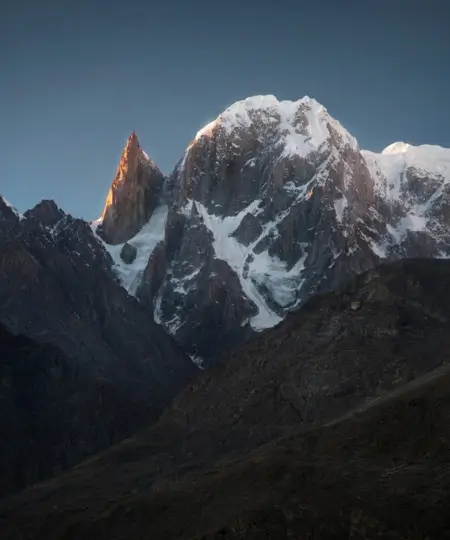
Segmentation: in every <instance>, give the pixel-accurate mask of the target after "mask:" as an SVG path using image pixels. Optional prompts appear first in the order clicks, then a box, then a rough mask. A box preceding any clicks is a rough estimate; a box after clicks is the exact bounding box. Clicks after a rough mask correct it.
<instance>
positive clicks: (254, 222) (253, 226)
mask: <svg viewBox="0 0 450 540" xmlns="http://www.w3.org/2000/svg"><path fill="white" fill-rule="evenodd" d="M262 232H263V228H262V226H261V223H260V222H259V220H258V219H257V218H256V217H255V216H254V215H253V214H245V216H244V217H243V218H242V221H241V223H240V224H239V226H238V228H237V229H236V230H235V231H234V232H233V236H234V237H235V238H236V239H237V240H238V241H239V242H240V243H241V244H243V245H244V246H248V245H249V244H251V243H252V242H255V240H257V239H258V237H259V236H261V234H262Z"/></svg>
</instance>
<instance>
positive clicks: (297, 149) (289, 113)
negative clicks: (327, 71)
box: [195, 95, 358, 157]
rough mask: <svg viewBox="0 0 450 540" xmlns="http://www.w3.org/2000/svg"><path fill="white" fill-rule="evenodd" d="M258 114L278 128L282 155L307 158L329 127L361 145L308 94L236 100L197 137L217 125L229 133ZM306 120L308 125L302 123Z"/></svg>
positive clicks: (326, 136) (251, 122) (323, 140)
mask: <svg viewBox="0 0 450 540" xmlns="http://www.w3.org/2000/svg"><path fill="white" fill-rule="evenodd" d="M255 113H257V115H259V116H260V117H263V118H264V120H265V123H266V124H270V125H271V126H272V127H274V128H276V130H277V131H278V133H279V139H280V142H281V143H282V144H283V145H284V150H283V154H282V155H285V156H290V155H298V156H302V157H306V156H307V155H308V154H310V153H311V152H314V151H317V150H318V149H320V148H321V147H322V146H323V145H324V144H325V143H326V141H327V140H328V139H329V138H330V135H331V134H330V130H329V126H332V127H333V129H334V130H335V131H336V132H337V133H339V134H340V136H341V137H342V139H343V141H344V142H345V143H346V144H348V145H350V146H351V147H352V148H354V149H356V148H357V147H358V144H357V142H356V139H355V138H354V137H352V136H351V135H350V134H349V133H348V131H347V130H346V129H344V127H343V126H342V125H341V124H340V123H339V122H338V121H337V120H335V119H334V118H332V117H331V116H330V115H329V114H328V111H327V110H326V109H325V107H324V106H323V105H321V104H320V103H318V102H317V101H316V100H315V99H313V98H310V97H309V96H305V97H303V98H302V99H299V100H298V101H289V100H284V101H278V99H277V98H276V97H275V96H273V95H264V96H263V95H261V96H252V97H248V98H246V99H244V100H241V101H237V102H235V103H233V105H231V106H230V107H228V108H227V109H226V110H225V111H224V112H223V113H221V114H220V115H219V116H218V118H217V119H216V120H214V121H212V122H210V123H209V124H207V125H206V126H205V127H204V128H202V129H201V130H199V131H198V133H197V135H196V138H195V139H196V140H198V139H199V138H201V137H203V136H209V135H210V134H211V133H212V132H213V131H214V128H215V127H216V126H220V127H221V128H222V129H223V130H224V131H225V133H226V134H228V135H229V134H230V133H231V132H232V131H233V130H235V129H236V128H239V127H240V128H248V127H250V126H251V125H254V124H255V118H256V117H255ZM299 113H300V115H299ZM304 120H306V122H305V125H302V123H303V121H304Z"/></svg>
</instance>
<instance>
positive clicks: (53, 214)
mask: <svg viewBox="0 0 450 540" xmlns="http://www.w3.org/2000/svg"><path fill="white" fill-rule="evenodd" d="M64 216H65V214H64V212H63V211H62V210H61V209H60V208H59V207H58V206H57V204H56V203H55V201H53V200H46V199H44V200H43V201H41V202H40V203H38V204H37V205H36V206H34V207H33V208H32V209H31V210H27V211H26V212H25V214H24V217H25V218H26V219H32V220H36V221H38V222H40V223H41V224H42V225H44V226H51V225H55V224H56V223H57V222H58V221H59V220H60V219H62V218H63V217H64Z"/></svg>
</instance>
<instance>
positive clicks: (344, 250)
mask: <svg viewBox="0 0 450 540" xmlns="http://www.w3.org/2000/svg"><path fill="white" fill-rule="evenodd" d="M137 144H138V143H137ZM129 152H130V149H129V144H128V143H127V147H126V148H125V150H124V155H123V157H122V160H121V163H122V162H124V163H125V162H127V159H126V155H127V154H128V153H129ZM124 156H125V157H124ZM141 161H142V159H141ZM119 168H120V167H119ZM152 170H156V166H154V167H153V169H152ZM121 178H122V181H121V184H122V186H126V187H122V191H123V193H132V196H131V195H130V196H128V195H127V196H126V197H125V198H126V201H127V204H129V205H131V208H132V209H133V210H132V211H131V214H133V212H134V209H135V208H139V209H141V210H140V215H141V216H144V215H145V216H147V215H148V216H149V218H146V223H145V224H144V219H141V220H140V221H139V220H137V222H136V223H137V225H136V227H135V228H137V227H138V226H139V227H140V230H139V232H137V234H131V232H130V233H129V234H125V233H124V234H122V235H121V236H120V238H119V237H116V241H114V242H111V244H114V245H111V244H110V245H108V244H106V247H107V249H108V251H109V252H110V254H111V255H112V257H113V259H114V260H115V262H116V266H115V268H116V272H117V275H118V276H119V278H120V280H121V282H122V284H123V285H124V286H125V287H126V288H127V289H128V291H129V292H130V293H132V294H134V295H135V296H136V297H137V298H138V299H139V300H140V301H141V302H142V303H143V304H144V305H145V306H147V308H148V309H149V310H151V311H153V312H154V316H155V319H156V320H157V321H158V322H160V323H161V324H162V325H163V326H164V327H165V328H166V329H167V330H168V331H169V332H170V333H172V334H173V335H174V336H175V337H176V339H177V340H178V341H179V342H180V343H181V344H182V345H183V347H184V348H185V349H186V350H187V351H188V352H189V354H190V355H191V356H192V357H193V358H197V357H200V358H202V359H204V360H205V361H206V362H208V361H211V360H214V359H215V358H217V356H218V354H219V353H220V352H221V351H223V350H224V349H226V348H228V347H229V346H232V345H233V344H235V343H237V342H239V341H241V340H243V339H245V337H246V336H248V335H250V334H251V333H252V332H254V331H261V330H263V329H265V328H268V327H271V326H274V325H275V324H277V323H278V322H279V321H280V320H282V318H283V317H284V316H285V314H286V312H287V311H289V310H293V309H296V308H297V307H298V306H299V305H300V304H302V303H303V302H305V300H307V299H308V298H309V297H310V296H311V295H313V294H314V293H316V292H321V291H325V290H328V289H332V288H335V287H338V286H340V285H342V284H343V283H344V282H345V281H346V280H348V279H349V278H351V277H353V276H354V275H355V274H358V273H360V272H362V271H364V270H366V269H368V268H371V267H373V266H374V265H377V264H378V263H379V262H380V261H381V260H386V259H388V260H390V259H396V258H399V257H419V256H430V257H447V256H448V254H449V251H450V249H449V245H450V243H449V240H450V236H449V235H450V229H449V224H450V222H449V220H450V215H449V212H448V209H449V206H448V205H449V196H448V193H449V189H450V188H449V185H450V150H448V149H444V148H440V147H436V146H420V147H414V146H411V145H408V144H405V143H395V144H393V145H391V146H389V147H388V148H386V150H384V151H383V152H382V153H381V154H375V153H373V152H368V151H363V150H361V149H360V148H359V146H358V143H357V141H356V140H355V138H354V137H353V136H352V135H351V134H349V133H348V131H347V130H346V129H345V128H344V127H343V126H342V125H341V124H340V123H339V122H338V121H336V120H335V119H334V118H332V117H331V116H330V114H329V113H328V112H327V110H326V109H325V108H324V107H323V106H322V105H321V104H319V103H318V102H317V101H315V100H314V99H312V98H309V97H304V98H303V99H301V100H299V101H296V102H291V101H278V100H277V99H276V98H275V97H274V96H255V97H252V98H248V99H246V100H243V101H240V102H237V103H235V104H234V105H232V106H231V107H229V108H228V109H227V110H226V111H224V112H223V113H222V114H221V115H220V116H219V117H218V118H217V119H216V120H215V121H213V122H211V123H210V124H208V125H207V126H205V128H203V129H202V130H200V131H199V132H198V133H197V135H196V137H195V138H194V140H193V141H192V142H191V143H190V144H189V146H188V147H187V149H186V151H185V153H184V155H183V157H182V159H181V160H180V162H179V163H178V165H177V166H176V167H175V170H174V171H173V173H172V174H171V176H170V177H169V178H166V179H164V180H163V181H162V182H163V185H162V187H160V183H161V181H160V180H157V181H156V183H155V180H154V175H153V176H152V175H148V176H147V177H146V178H145V180H144V183H146V184H145V185H146V186H147V187H146V189H150V188H152V189H153V187H152V186H155V184H156V185H157V186H158V188H157V194H158V202H157V203H156V202H155V197H153V198H150V200H151V202H150V203H147V202H146V201H147V200H148V199H146V196H145V193H146V190H145V189H140V190H136V189H134V188H133V186H135V185H136V183H137V177H136V174H135V173H134V172H133V171H132V172H131V173H130V172H129V171H128V170H126V168H125V169H123V170H122V173H121ZM141 178H142V177H141ZM158 179H159V176H158ZM116 183H117V182H116ZM114 186H115V184H113V188H114ZM154 192H155V193H156V190H155V191H154ZM120 204H122V203H120V201H119V202H117V198H116V199H114V197H112V198H111V197H110V198H109V202H108V203H107V206H108V211H109V212H111V213H114V215H115V216H116V217H117V216H119V217H118V218H117V219H116V224H117V226H118V227H120V224H121V219H124V220H127V219H128V215H129V214H128V213H129V211H130V209H129V208H128V210H127V211H125V212H124V216H123V218H120V215H121V212H120V211H119V207H120ZM148 205H149V206H148ZM122 207H126V205H125V204H122ZM147 208H151V210H149V211H148V212H147V214H146V213H145V212H146V211H147V210H145V211H142V209H147ZM122 215H123V214H122ZM106 221H107V219H106V213H104V216H103V217H102V218H100V220H97V222H95V223H94V229H95V228H97V231H100V235H101V236H103V238H104V239H106V240H108V238H107V237H106V236H105V235H104V234H103V235H102V234H101V231H102V230H103V231H104V230H106V228H107V226H106ZM131 230H132V229H130V231H131ZM119 240H120V241H121V243H119Z"/></svg>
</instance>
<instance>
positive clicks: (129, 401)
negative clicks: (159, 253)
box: [0, 197, 197, 487]
mask: <svg viewBox="0 0 450 540" xmlns="http://www.w3.org/2000/svg"><path fill="white" fill-rule="evenodd" d="M0 219H1V222H0V231H2V232H1V235H0V253H1V256H0V322H1V323H2V324H3V325H4V326H5V327H6V328H7V329H8V330H9V331H10V332H12V333H13V334H22V335H24V336H27V337H29V338H31V339H33V340H35V341H37V342H39V343H46V344H50V345H52V346H54V347H57V348H58V349H59V350H60V351H61V355H62V356H64V359H63V360H61V361H59V360H58V362H59V364H61V366H62V365H64V366H66V367H64V368H63V367H61V366H60V367H58V368H57V369H64V370H66V372H67V373H68V375H67V376H68V380H67V381H66V382H64V383H61V384H64V385H66V384H67V385H68V386H67V387H68V388H70V389H71V390H70V391H71V392H72V390H73V391H75V389H76V390H77V391H78V390H80V388H81V387H80V385H81V382H82V381H83V380H88V383H86V384H87V386H86V392H87V393H89V392H91V391H93V387H94V386H95V387H96V388H99V389H100V388H103V387H104V388H105V392H108V396H109V397H105V400H107V402H108V404H109V405H108V407H109V408H108V409H107V410H106V409H102V408H101V407H100V409H98V410H99V411H102V412H99V414H98V416H96V417H95V418H94V416H91V417H89V418H90V420H89V422H91V424H89V422H88V421H87V420H86V422H85V423H84V424H83V426H82V427H80V430H79V431H77V436H80V441H85V442H84V443H82V442H80V445H79V446H78V447H77V448H76V449H75V450H73V451H72V450H70V449H68V451H67V453H66V454H64V452H63V451H62V450H61V452H62V454H61V464H62V466H64V467H67V466H70V465H73V464H74V463H75V462H76V461H79V460H80V459H82V458H83V457H85V456H86V455H88V454H90V453H93V452H95V451H98V450H100V449H101V448H104V447H106V446H108V445H109V444H112V443H113V442H115V441H118V440H120V439H122V438H124V437H126V436H128V435H130V434H131V433H132V432H133V431H134V430H135V429H137V428H138V427H140V426H142V425H143V424H148V422H149V421H152V420H154V419H155V418H157V416H158V415H159V414H160V412H161V411H162V409H163V408H164V407H165V406H166V405H167V404H168V403H169V402H170V400H171V398H172V397H173V396H174V394H175V393H177V392H178V391H179V390H180V389H181V388H182V387H183V386H184V384H185V383H186V381H188V380H189V379H190V377H191V376H193V375H194V374H195V373H196V371H197V368H195V366H194V365H193V364H192V362H191V361H190V359H189V358H188V357H187V356H186V355H185V354H184V353H183V352H182V351H181V349H180V348H179V346H178V345H177V344H176V343H175V342H174V340H173V339H172V338H171V337H169V336H168V335H167V334H166V333H165V332H164V331H163V330H162V329H161V327H160V326H158V325H157V324H155V322H154V320H153V317H152V316H151V314H149V313H148V312H147V311H146V310H145V309H144V307H143V306H142V305H140V304H139V302H138V301H137V300H136V299H134V298H132V297H130V296H129V295H128V294H127V293H126V291H125V290H124V289H123V288H122V287H121V286H120V284H119V283H118V281H117V278H116V277H115V275H114V273H113V271H112V264H113V261H112V259H111V257H110V255H109V254H108V253H107V251H105V249H104V248H103V246H102V245H101V244H100V243H99V242H98V241H97V240H96V238H95V237H94V234H93V232H92V229H91V227H90V226H89V224H88V223H86V222H85V221H83V220H80V219H74V218H73V217H72V216H70V215H67V214H65V213H64V212H63V211H62V210H61V209H59V208H58V207H57V206H56V204H55V203H54V202H53V201H43V202H42V203H40V204H38V205H37V206H36V207H35V208H33V209H32V210H30V211H28V212H26V213H25V214H24V216H20V215H19V214H18V213H17V212H15V211H13V210H12V209H11V208H10V207H9V206H8V205H7V204H6V203H5V202H4V201H3V199H2V198H1V197H0ZM1 350H2V351H3V348H1ZM2 360H3V357H2ZM5 360H6V359H5ZM59 364H58V365H59ZM30 369H31V368H30ZM49 369H50V368H49ZM55 369H56V368H55ZM78 372H80V373H81V374H82V376H81V375H80V377H81V379H77V376H78V375H77V373H78ZM71 374H73V377H74V379H73V380H72V375H71ZM48 376H49V377H50V379H49V380H48V384H49V385H52V384H53V382H52V379H51V377H52V376H53V375H52V372H50V371H49V372H48ZM42 377H43V380H45V379H46V376H45V374H42ZM77 381H78V382H77ZM99 391H100V390H99ZM80 392H81V390H80ZM102 392H103V390H102ZM41 398H42V400H41V401H40V403H41V405H42V406H44V405H43V400H44V397H43V396H41V397H40V398H39V399H41ZM50 399H52V398H51V396H50V395H49V400H50ZM74 399H75V398H74ZM77 399H82V397H81V395H80V396H79V397H78V398H76V400H77ZM102 399H103V398H102ZM76 400H75V401H76ZM91 403H93V402H91ZM45 406H48V407H50V406H56V405H54V404H50V402H49V403H47V404H46V405H45ZM30 407H31V408H33V407H34V405H33V403H31V404H30ZM80 414H81V413H80ZM86 414H87V413H86ZM89 414H91V413H89ZM92 414H93V412H92ZM113 418H116V421H114V420H113ZM102 426H104V427H102ZM82 429H85V430H86V432H85V434H84V435H83V434H82ZM95 430H99V435H98V437H94V435H93V432H94V431H95ZM46 442H47V443H48V444H50V443H51V441H50V439H49V440H48V441H46ZM8 444H10V445H11V447H13V446H14V445H15V444H16V441H15V439H14V438H13V437H12V438H11V439H10V440H9V443H8ZM29 444H30V445H32V444H34V443H33V442H32V441H29ZM44 446H45V444H44ZM52 459H53V460H54V455H53V457H51V456H50V453H49V460H50V461H48V462H47V461H45V459H44V458H43V457H42V460H43V461H42V463H41V464H40V465H39V466H37V465H36V470H35V472H33V471H31V470H30V471H28V472H27V473H26V474H25V476H23V477H21V478H22V480H20V479H19V480H18V484H17V485H16V487H21V481H24V482H28V481H33V480H36V479H37V478H42V474H44V471H47V473H48V474H50V473H51V472H52V471H53V462H52V461H51V460H52ZM30 467H31V465H30ZM31 468H32V467H31ZM55 471H56V469H55Z"/></svg>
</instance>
